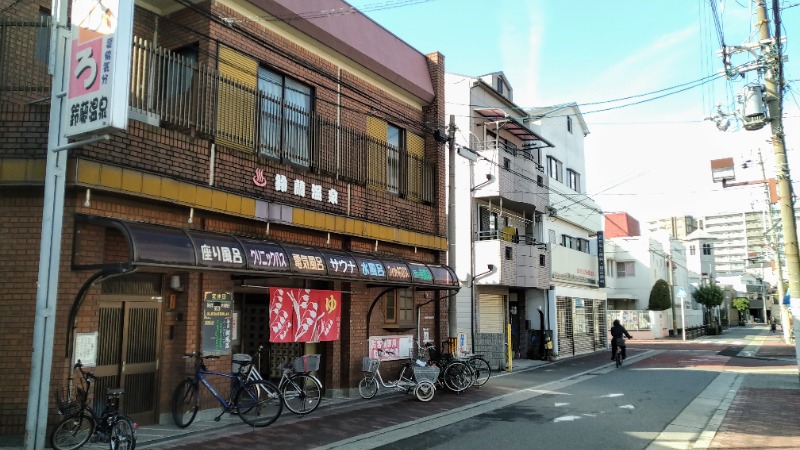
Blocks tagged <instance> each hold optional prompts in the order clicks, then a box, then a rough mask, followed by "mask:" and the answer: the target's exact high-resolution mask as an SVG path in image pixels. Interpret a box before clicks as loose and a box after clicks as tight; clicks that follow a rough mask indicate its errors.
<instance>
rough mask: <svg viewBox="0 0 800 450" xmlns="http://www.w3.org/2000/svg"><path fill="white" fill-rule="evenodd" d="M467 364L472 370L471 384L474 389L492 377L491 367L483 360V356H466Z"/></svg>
mask: <svg viewBox="0 0 800 450" xmlns="http://www.w3.org/2000/svg"><path fill="white" fill-rule="evenodd" d="M467 364H468V365H469V366H470V368H472V372H473V377H474V380H473V382H472V384H473V385H474V386H476V387H481V386H483V385H484V384H486V382H487V381H489V378H490V377H491V376H492V367H491V366H490V365H489V361H486V360H485V359H484V358H483V355H468V356H467Z"/></svg>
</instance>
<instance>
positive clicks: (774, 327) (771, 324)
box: [769, 317, 778, 333]
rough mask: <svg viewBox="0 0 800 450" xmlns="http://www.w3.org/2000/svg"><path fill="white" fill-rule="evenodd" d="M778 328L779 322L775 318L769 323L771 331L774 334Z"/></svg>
mask: <svg viewBox="0 0 800 450" xmlns="http://www.w3.org/2000/svg"><path fill="white" fill-rule="evenodd" d="M777 328H778V322H777V321H776V320H775V318H774V317H773V318H772V320H770V321H769V329H770V330H772V332H773V333H774V332H775V330H776V329H777Z"/></svg>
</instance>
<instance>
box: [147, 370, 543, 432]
mask: <svg viewBox="0 0 800 450" xmlns="http://www.w3.org/2000/svg"><path fill="white" fill-rule="evenodd" d="M544 364H547V362H546V361H538V360H530V359H515V360H514V361H513V364H512V372H511V373H518V372H522V371H526V370H530V369H532V368H535V367H537V366H541V365H544ZM508 373H509V372H494V371H493V372H492V377H497V376H503V374H508ZM381 392H382V393H381V394H379V395H378V397H377V398H376V399H377V400H378V401H380V398H381V397H382V398H390V397H402V396H403V395H404V394H402V393H398V392H395V391H385V392H384V391H381ZM367 403H368V401H366V400H364V399H362V398H361V397H359V396H358V394H356V395H355V397H354V398H353V397H349V398H323V399H322V402H321V403H320V405H319V409H318V410H317V411H315V412H314V415H315V416H319V415H320V414H325V413H326V411H335V410H340V409H344V408H355V407H358V406H363V405H365V404H367ZM217 412H219V410H213V411H210V412H208V413H207V414H205V415H204V416H201V415H200V414H198V417H197V418H196V419H195V421H194V422H192V424H191V425H190V426H189V427H187V428H183V429H181V428H178V427H176V426H175V425H174V424H173V423H171V422H169V423H167V424H160V425H145V426H141V427H139V429H138V431H137V435H136V436H137V439H136V448H161V447H162V446H164V445H166V444H167V443H170V444H173V443H175V442H180V441H181V440H182V439H184V438H188V437H197V436H198V435H203V434H206V433H213V432H215V431H219V430H221V429H223V428H228V427H231V430H232V431H233V432H236V431H241V430H248V429H249V428H247V427H244V426H243V425H242V421H241V419H239V418H238V417H236V416H232V415H230V414H225V415H223V416H222V418H221V419H220V421H219V422H215V421H214V420H213V418H212V416H213V415H216V413H217ZM278 420H280V421H281V422H287V421H298V420H302V418H301V417H299V416H296V415H294V414H292V413H291V412H290V411H288V410H287V409H286V408H284V410H283V413H282V414H281V417H280V419H278Z"/></svg>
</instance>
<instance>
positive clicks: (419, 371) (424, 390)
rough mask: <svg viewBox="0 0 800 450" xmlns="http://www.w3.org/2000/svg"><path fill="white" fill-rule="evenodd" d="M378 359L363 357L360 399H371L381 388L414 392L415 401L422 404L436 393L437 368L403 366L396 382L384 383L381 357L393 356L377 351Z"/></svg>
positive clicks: (390, 352) (359, 384) (386, 351)
mask: <svg viewBox="0 0 800 450" xmlns="http://www.w3.org/2000/svg"><path fill="white" fill-rule="evenodd" d="M377 351H378V356H379V357H378V359H375V358H370V357H368V356H366V357H364V359H363V360H362V367H361V370H362V372H364V378H362V379H361V381H360V382H359V383H358V394H359V395H360V396H361V397H362V398H366V399H369V398H372V397H375V395H376V394H377V393H378V390H380V388H381V387H384V388H386V389H396V390H398V391H404V392H405V393H406V394H408V393H409V392H412V391H413V392H414V395H415V396H416V397H417V400H419V401H422V402H427V401H430V400H431V399H432V398H433V395H434V394H435V393H436V386H435V385H434V383H433V382H434V381H435V380H436V378H437V377H438V375H439V368H438V367H434V366H424V367H421V366H410V365H403V368H402V369H401V371H400V375H399V377H398V379H397V380H396V381H388V382H387V381H384V380H383V377H381V371H380V366H381V358H380V357H382V356H383V355H394V352H392V351H389V350H383V349H377Z"/></svg>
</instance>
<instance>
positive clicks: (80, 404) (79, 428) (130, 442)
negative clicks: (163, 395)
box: [50, 360, 137, 450]
mask: <svg viewBox="0 0 800 450" xmlns="http://www.w3.org/2000/svg"><path fill="white" fill-rule="evenodd" d="M74 369H75V370H76V371H77V372H78V373H80V378H79V379H78V385H73V386H67V387H65V388H64V389H63V390H57V391H56V392H55V400H56V408H57V409H58V413H59V414H61V415H63V416H64V419H62V420H61V422H59V423H58V425H57V426H56V428H55V429H54V430H53V434H51V435H50V446H51V447H53V448H54V449H56V450H74V449H78V448H80V447H83V446H84V445H85V444H86V443H87V442H89V440H90V439H92V438H93V437H94V439H93V440H92V442H100V443H104V442H107V443H108V446H109V448H110V449H111V450H134V448H136V428H137V426H136V424H135V423H134V422H133V420H131V419H130V418H129V417H128V416H126V415H125V414H123V413H122V412H121V411H120V410H119V400H120V397H121V396H122V394H123V393H124V392H125V390H124V389H122V388H109V389H107V390H106V402H105V405H104V407H103V411H102V412H101V413H100V415H97V414H96V413H95V411H94V408H92V406H91V405H90V404H89V392H90V391H91V388H92V383H93V381H94V379H95V376H94V374H92V373H91V372H88V371H85V370H83V365H82V364H81V362H80V360H79V361H78V362H77V363H76V364H75V366H74Z"/></svg>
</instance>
